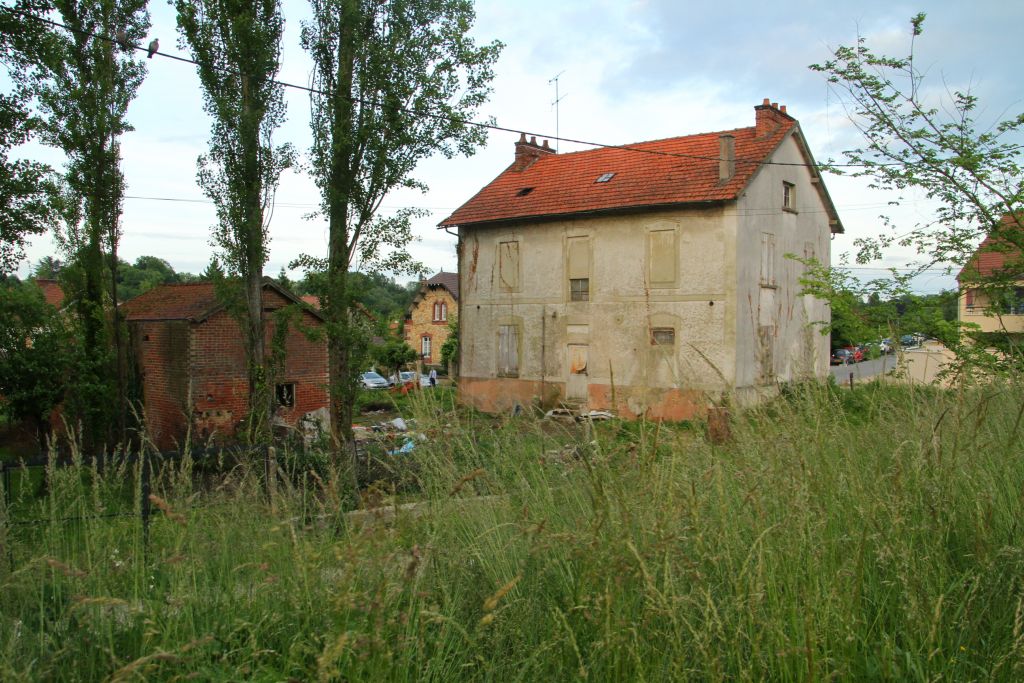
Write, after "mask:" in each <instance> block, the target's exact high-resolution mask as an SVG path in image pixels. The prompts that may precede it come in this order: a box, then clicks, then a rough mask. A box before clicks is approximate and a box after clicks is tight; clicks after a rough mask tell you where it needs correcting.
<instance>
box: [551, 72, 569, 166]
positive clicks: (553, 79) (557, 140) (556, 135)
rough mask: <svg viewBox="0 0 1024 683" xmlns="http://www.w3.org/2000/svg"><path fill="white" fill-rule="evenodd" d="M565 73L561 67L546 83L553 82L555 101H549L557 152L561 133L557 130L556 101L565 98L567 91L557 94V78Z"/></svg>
mask: <svg viewBox="0 0 1024 683" xmlns="http://www.w3.org/2000/svg"><path fill="white" fill-rule="evenodd" d="M564 73H565V69H562V70H561V71H559V72H558V73H557V74H555V75H554V76H552V77H551V78H549V79H548V85H550V84H551V83H554V84H555V101H554V102H552V103H551V106H552V107H554V108H555V152H556V153H557V152H558V145H559V143H560V142H561V133H560V132H559V130H558V103H559V102H561V101H562V100H564V99H565V98H566V96H567V95H568V94H569V93H566V94H565V95H561V96H559V94H558V78H559V77H560V76H561V75H562V74H564Z"/></svg>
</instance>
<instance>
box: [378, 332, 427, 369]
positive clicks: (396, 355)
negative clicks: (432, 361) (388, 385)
mask: <svg viewBox="0 0 1024 683" xmlns="http://www.w3.org/2000/svg"><path fill="white" fill-rule="evenodd" d="M416 357H417V356H416V351H415V349H413V348H412V347H411V346H409V345H408V344H406V343H405V342H404V341H402V340H401V339H388V340H387V341H386V342H384V343H383V344H381V345H380V346H376V347H374V349H373V359H374V360H375V361H376V362H377V363H379V364H380V366H381V367H382V368H386V369H385V370H384V372H383V373H382V374H384V376H385V377H388V376H390V375H396V376H397V375H398V372H399V371H400V370H401V369H402V368H404V367H405V366H406V365H408V364H409V363H414V362H415V361H416Z"/></svg>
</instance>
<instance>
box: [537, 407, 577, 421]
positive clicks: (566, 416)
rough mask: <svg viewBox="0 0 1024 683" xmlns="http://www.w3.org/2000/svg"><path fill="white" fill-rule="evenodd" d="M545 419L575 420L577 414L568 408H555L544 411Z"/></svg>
mask: <svg viewBox="0 0 1024 683" xmlns="http://www.w3.org/2000/svg"><path fill="white" fill-rule="evenodd" d="M544 419H545V420H557V421H559V422H575V421H576V415H574V414H573V412H572V411H571V410H569V409H567V408H553V409H552V410H549V411H548V412H546V413H544Z"/></svg>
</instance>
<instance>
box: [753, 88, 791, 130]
mask: <svg viewBox="0 0 1024 683" xmlns="http://www.w3.org/2000/svg"><path fill="white" fill-rule="evenodd" d="M754 120H755V121H756V124H755V127H754V137H758V138H759V137H763V136H765V135H770V134H771V133H773V132H775V130H776V129H777V128H778V127H779V126H780V125H782V124H784V123H788V122H789V121H792V120H793V117H792V116H790V115H789V114H787V113H786V105H782V107H781V108H780V107H779V103H778V102H770V101H769V100H768V98H767V97H766V98H764V102H762V103H761V104H759V105H758V106H756V107H754Z"/></svg>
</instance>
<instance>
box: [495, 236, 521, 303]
mask: <svg viewBox="0 0 1024 683" xmlns="http://www.w3.org/2000/svg"><path fill="white" fill-rule="evenodd" d="M498 278H499V280H500V282H499V285H500V288H501V291H503V292H518V291H519V242H499V243H498Z"/></svg>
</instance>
